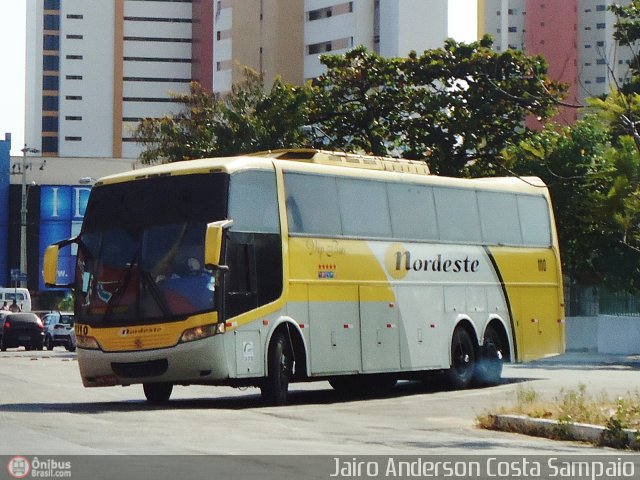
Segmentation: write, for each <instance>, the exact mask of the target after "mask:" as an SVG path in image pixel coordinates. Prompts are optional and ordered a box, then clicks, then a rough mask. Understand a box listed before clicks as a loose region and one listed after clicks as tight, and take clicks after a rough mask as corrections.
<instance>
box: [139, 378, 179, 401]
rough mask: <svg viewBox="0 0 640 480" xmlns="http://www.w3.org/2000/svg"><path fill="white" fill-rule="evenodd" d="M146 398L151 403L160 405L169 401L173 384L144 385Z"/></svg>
mask: <svg viewBox="0 0 640 480" xmlns="http://www.w3.org/2000/svg"><path fill="white" fill-rule="evenodd" d="M142 389H143V390H144V396H145V397H147V401H148V402H149V403H154V404H160V403H166V402H168V401H169V397H170V396H171V392H172V391H173V384H171V383H144V384H143V385H142Z"/></svg>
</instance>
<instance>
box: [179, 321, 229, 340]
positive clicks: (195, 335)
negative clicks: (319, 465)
mask: <svg viewBox="0 0 640 480" xmlns="http://www.w3.org/2000/svg"><path fill="white" fill-rule="evenodd" d="M224 331H225V328H224V323H210V324H209V325H200V326H198V327H193V328H190V329H188V330H185V331H184V332H182V336H181V337H180V343H184V342H193V341H194V340H200V339H201V338H206V337H211V336H213V335H217V334H219V333H224Z"/></svg>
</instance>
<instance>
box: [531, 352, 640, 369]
mask: <svg viewBox="0 0 640 480" xmlns="http://www.w3.org/2000/svg"><path fill="white" fill-rule="evenodd" d="M528 364H529V365H533V366H535V365H540V366H544V365H590V366H614V365H617V366H621V367H631V368H638V369H640V355H616V354H610V353H598V352H588V351H568V352H566V353H563V354H562V355H556V356H554V357H547V358H542V359H540V360H535V361H533V362H529V363H528Z"/></svg>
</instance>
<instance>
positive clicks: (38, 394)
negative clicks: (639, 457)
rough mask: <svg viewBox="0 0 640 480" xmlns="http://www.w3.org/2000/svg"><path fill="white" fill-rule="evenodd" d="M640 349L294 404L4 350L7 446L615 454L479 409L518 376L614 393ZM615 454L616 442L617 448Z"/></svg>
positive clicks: (0, 365) (66, 450)
mask: <svg viewBox="0 0 640 480" xmlns="http://www.w3.org/2000/svg"><path fill="white" fill-rule="evenodd" d="M639 372H640V358H626V357H623V358H614V357H602V356H594V355H585V354H568V355H565V356H563V357H560V358H556V359H550V360H545V361H540V362H535V363H532V364H528V365H512V366H507V367H506V368H505V373H504V377H505V382H504V383H503V384H502V385H499V386H496V387H491V388H482V389H472V390H467V391H460V392H451V391H444V390H441V389H438V388H430V389H429V388H426V389H425V387H424V386H422V385H421V384H417V383H409V382H404V383H401V384H399V385H398V386H397V387H396V388H395V389H394V390H393V392H392V394H390V395H387V396H384V397H378V398H369V399H347V398H344V397H341V396H340V395H338V394H337V393H336V392H334V391H333V390H332V389H331V388H330V386H329V385H328V383H326V382H317V383H310V384H303V385H295V386H293V393H292V394H291V397H290V400H291V401H290V405H288V406H286V407H265V406H263V405H262V403H261V401H260V396H259V391H258V390H257V389H248V390H235V389H231V388H226V387H202V386H192V387H176V388H175V389H174V394H173V396H172V401H171V402H170V403H169V405H168V406H163V407H154V406H150V405H148V404H147V403H146V402H145V401H144V395H143V392H142V388H141V386H139V385H137V386H131V387H126V388H123V387H111V388H98V389H85V388H83V387H82V385H81V382H80V379H79V374H78V371H77V362H76V360H75V354H71V353H67V352H65V351H64V350H63V349H59V348H57V349H55V350H54V351H53V352H46V351H44V352H25V351H21V350H13V351H11V350H9V351H8V352H4V353H2V354H0V455H16V454H22V455H70V454H78V455H84V454H99V455H109V454H140V455H146V454H154V455H155V454H163V455H169V454H176V455H183V454H245V455H259V454H265V455H276V454H300V455H312V454H313V455H430V454H466V455H468V454H515V455H526V454H533V453H535V454H545V453H548V454H555V455H559V454H568V453H606V452H608V450H606V449H599V448H595V447H592V446H586V445H581V444H577V443H563V442H555V441H550V440H546V439H539V438H530V437H526V436H521V435H516V434H505V433H500V432H490V431H485V430H481V429H478V428H476V427H475V426H474V419H475V417H476V416H477V415H478V414H481V413H485V412H487V411H489V410H494V409H495V408H497V407H499V406H501V405H505V404H507V403H509V402H510V401H511V400H512V399H513V398H514V395H515V392H516V389H517V388H518V385H527V386H528V387H531V388H533V389H535V390H536V391H539V392H541V393H542V394H548V395H550V396H553V395H555V394H557V393H558V392H559V391H560V389H561V388H563V387H564V388H571V387H576V386H577V385H578V384H579V383H584V384H585V385H587V389H588V391H589V392H593V393H599V392H601V391H606V392H607V393H608V394H609V395H612V396H613V395H617V394H620V393H625V392H628V391H629V390H632V389H633V388H635V386H636V385H638V373H639ZM609 452H610V451H609Z"/></svg>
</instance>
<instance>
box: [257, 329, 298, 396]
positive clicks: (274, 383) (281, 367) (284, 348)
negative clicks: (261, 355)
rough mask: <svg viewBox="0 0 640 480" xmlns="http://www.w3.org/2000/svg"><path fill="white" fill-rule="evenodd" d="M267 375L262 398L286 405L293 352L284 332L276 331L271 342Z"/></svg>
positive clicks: (262, 388) (263, 383) (291, 374)
mask: <svg viewBox="0 0 640 480" xmlns="http://www.w3.org/2000/svg"><path fill="white" fill-rule="evenodd" d="M267 368H268V369H269V370H268V373H267V377H266V378H265V379H264V381H263V382H262V386H261V387H260V391H261V393H262V398H263V399H264V400H265V402H267V403H268V404H269V405H284V404H285V403H286V401H287V393H288V391H289V381H290V380H291V378H292V376H293V352H292V351H291V344H290V342H289V339H288V338H287V336H286V335H285V334H284V332H282V331H280V332H276V333H275V334H274V335H273V338H272V339H271V343H270V344H269V353H268V358H267Z"/></svg>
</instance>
